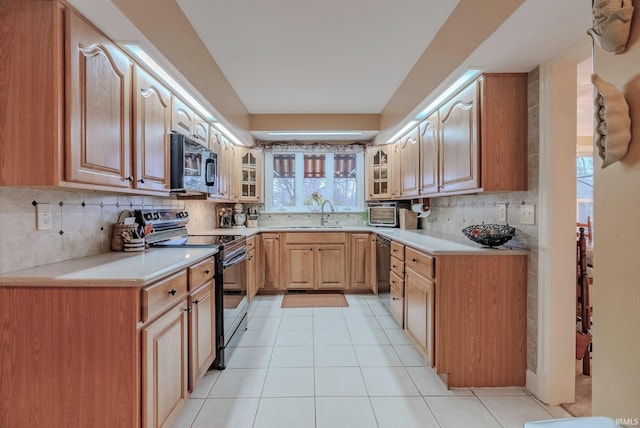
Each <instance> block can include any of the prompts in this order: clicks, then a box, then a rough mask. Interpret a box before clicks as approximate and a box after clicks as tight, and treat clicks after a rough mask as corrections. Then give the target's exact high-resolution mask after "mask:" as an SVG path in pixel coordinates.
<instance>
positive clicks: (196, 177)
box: [171, 134, 218, 195]
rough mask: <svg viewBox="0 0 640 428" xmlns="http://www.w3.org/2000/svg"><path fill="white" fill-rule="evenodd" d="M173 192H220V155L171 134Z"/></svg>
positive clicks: (185, 137)
mask: <svg viewBox="0 0 640 428" xmlns="http://www.w3.org/2000/svg"><path fill="white" fill-rule="evenodd" d="M171 192H173V193H180V194H185V195H190V194H191V195H193V194H203V193H209V194H216V193H217V192H218V155H217V154H216V153H215V152H213V151H211V150H209V148H208V147H206V146H204V145H202V144H200V143H198V142H197V141H195V140H192V139H191V138H189V137H187V136H186V135H182V134H171Z"/></svg>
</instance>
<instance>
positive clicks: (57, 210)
mask: <svg viewBox="0 0 640 428" xmlns="http://www.w3.org/2000/svg"><path fill="white" fill-rule="evenodd" d="M34 203H49V204H51V211H52V212H51V214H52V216H51V221H52V228H51V230H43V231H38V230H36V208H35V206H34ZM140 208H164V209H168V208H174V209H186V210H187V211H189V213H190V226H193V227H194V228H199V229H201V230H205V229H211V228H213V227H215V221H214V213H215V205H214V204H211V203H208V202H203V201H183V200H177V199H175V198H162V197H153V196H139V195H125V194H113V193H107V192H96V191H69V190H60V189H53V190H49V189H35V188H23V187H20V188H17V187H0V273H1V272H8V271H12V270H18V269H25V268H29V267H33V266H39V265H44V264H48V263H55V262H60V261H63V260H69V259H73V258H77V257H83V256H88V255H92V254H98V253H103V252H108V251H111V233H112V226H113V224H114V223H115V222H116V221H117V219H118V216H119V214H120V212H122V211H123V210H134V209H140Z"/></svg>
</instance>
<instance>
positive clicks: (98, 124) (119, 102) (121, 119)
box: [65, 13, 133, 188]
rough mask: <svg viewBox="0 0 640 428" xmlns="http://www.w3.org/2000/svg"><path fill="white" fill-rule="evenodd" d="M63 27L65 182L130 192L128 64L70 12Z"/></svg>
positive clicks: (127, 60) (102, 38)
mask: <svg viewBox="0 0 640 428" xmlns="http://www.w3.org/2000/svg"><path fill="white" fill-rule="evenodd" d="M67 26H68V27H67V32H68V55H67V63H66V75H67V90H68V100H69V103H68V105H67V106H66V112H67V121H68V124H69V126H68V129H69V134H68V136H67V137H68V141H67V145H66V149H65V159H66V169H65V178H66V180H68V181H71V182H80V183H89V184H100V185H109V186H114V187H124V188H128V187H130V185H131V182H132V181H133V177H132V171H131V127H130V123H131V116H130V113H131V74H132V71H131V70H132V63H131V61H130V60H129V58H128V57H127V56H126V55H125V54H124V53H122V52H121V51H120V50H119V49H118V48H117V47H116V46H115V45H114V44H113V43H112V42H111V41H110V40H109V39H107V38H106V37H105V36H103V35H102V34H101V33H99V32H98V31H97V30H95V29H94V28H93V27H92V26H91V25H89V24H88V23H87V22H85V21H84V20H83V19H82V18H80V17H79V16H77V15H75V14H73V13H68V20H67Z"/></svg>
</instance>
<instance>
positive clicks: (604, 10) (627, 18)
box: [587, 0, 633, 54]
mask: <svg viewBox="0 0 640 428" xmlns="http://www.w3.org/2000/svg"><path fill="white" fill-rule="evenodd" d="M631 2H632V0H593V10H592V14H593V27H592V28H590V29H589V30H588V31H587V34H589V35H590V36H591V37H592V38H593V41H594V42H595V43H597V44H598V46H600V48H602V50H604V51H606V52H611V53H614V54H621V53H623V52H624V51H625V50H626V49H627V42H628V40H629V33H630V31H631V19H632V17H633V6H632V4H631Z"/></svg>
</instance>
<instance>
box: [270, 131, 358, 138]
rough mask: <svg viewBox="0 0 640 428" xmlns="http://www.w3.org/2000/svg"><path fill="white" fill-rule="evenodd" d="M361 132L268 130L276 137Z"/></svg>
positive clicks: (353, 134)
mask: <svg viewBox="0 0 640 428" xmlns="http://www.w3.org/2000/svg"><path fill="white" fill-rule="evenodd" d="M363 134H364V133H363V132H352V131H298V132H294V131H274V132H269V135H272V136H274V137H275V136H278V137H292V136H296V135H299V136H310V135H326V136H332V137H335V136H338V135H342V136H352V137H353V136H358V135H363Z"/></svg>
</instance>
